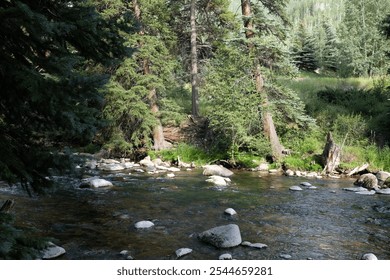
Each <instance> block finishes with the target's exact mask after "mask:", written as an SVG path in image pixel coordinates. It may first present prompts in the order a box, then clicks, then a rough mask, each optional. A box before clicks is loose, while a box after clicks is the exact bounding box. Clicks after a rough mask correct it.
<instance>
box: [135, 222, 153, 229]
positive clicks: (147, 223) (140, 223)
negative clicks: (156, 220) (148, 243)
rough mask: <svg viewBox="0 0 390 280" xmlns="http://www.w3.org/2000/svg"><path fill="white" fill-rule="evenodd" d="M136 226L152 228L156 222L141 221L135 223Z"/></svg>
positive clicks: (138, 227)
mask: <svg viewBox="0 0 390 280" xmlns="http://www.w3.org/2000/svg"><path fill="white" fill-rule="evenodd" d="M134 226H135V228H137V229H144V228H151V227H153V226H154V224H153V223H152V222H151V221H140V222H137V223H135V225H134Z"/></svg>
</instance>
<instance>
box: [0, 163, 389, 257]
mask: <svg viewBox="0 0 390 280" xmlns="http://www.w3.org/2000/svg"><path fill="white" fill-rule="evenodd" d="M130 172H131V173H129V172H116V173H115V172H114V173H99V174H93V175H99V176H100V177H101V178H105V179H107V180H109V181H112V182H113V184H114V187H112V188H109V189H80V188H78V184H79V182H78V181H77V180H73V179H70V178H66V177H64V178H61V182H62V186H61V187H59V188H57V189H56V190H55V191H53V192H51V193H49V194H47V195H46V196H41V197H34V198H29V197H28V196H27V195H26V194H25V193H24V192H23V191H20V190H19V189H15V188H8V187H7V188H4V187H3V188H0V201H3V200H5V199H8V198H11V199H15V201H16V206H15V208H14V209H13V213H14V214H15V216H16V222H17V224H20V225H24V226H33V227H35V228H37V229H38V230H39V232H40V234H41V235H42V236H46V237H53V238H55V243H56V244H57V245H59V246H61V247H63V248H65V249H66V251H67V252H66V254H65V255H63V256H61V257H60V259H76V260H77V259H126V258H128V257H129V258H133V259H138V260H150V259H153V260H158V259H176V255H175V251H176V250H177V249H179V248H191V249H192V250H193V251H192V253H191V254H189V255H186V256H184V257H183V259H195V260H196V259H210V260H212V259H218V256H220V255H221V254H224V253H230V254H231V255H232V256H233V258H235V259H268V260H278V259H282V258H283V257H285V256H286V255H288V256H290V257H291V259H296V260H307V259H315V260H354V259H360V258H361V256H362V254H364V253H370V252H371V253H374V254H375V255H376V256H377V257H378V259H390V247H389V244H390V196H386V195H377V194H376V195H371V196H366V195H359V194H355V193H352V192H347V191H344V190H342V189H343V188H344V187H351V186H352V184H353V181H354V179H327V178H326V179H309V178H298V177H286V176H280V175H269V174H264V173H259V172H249V171H236V172H235V174H234V175H233V176H232V177H231V179H232V182H231V184H230V185H229V186H228V187H226V188H219V187H215V186H213V185H212V184H210V183H207V182H205V180H206V179H207V177H205V176H203V175H202V173H201V172H202V170H200V169H194V170H192V171H180V172H177V173H175V177H174V178H167V177H166V175H165V174H153V175H150V174H147V173H138V172H133V171H130ZM304 181H306V182H309V183H311V184H312V185H314V186H317V187H318V188H317V189H303V190H302V191H290V190H289V187H291V186H293V185H299V184H300V183H301V182H304ZM226 208H234V209H235V210H236V211H237V213H238V214H237V215H234V216H229V215H226V214H224V210H225V209H226ZM141 220H150V221H152V222H153V223H154V224H155V226H154V227H152V228H150V229H147V230H137V229H135V227H134V224H135V223H136V222H138V221H141ZM231 223H234V224H237V225H238V226H239V227H240V230H241V236H242V239H243V241H249V242H252V243H257V242H259V243H264V244H267V245H268V247H267V248H266V249H255V248H248V247H244V246H238V247H235V248H229V249H217V248H215V247H213V246H211V245H207V244H205V243H202V242H201V241H199V240H198V239H197V234H199V233H201V232H202V231H205V230H207V229H210V228H212V227H216V226H220V225H226V224H231ZM123 250H126V251H127V252H128V253H127V254H120V252H121V251H123Z"/></svg>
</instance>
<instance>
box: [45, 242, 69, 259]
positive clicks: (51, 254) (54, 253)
mask: <svg viewBox="0 0 390 280" xmlns="http://www.w3.org/2000/svg"><path fill="white" fill-rule="evenodd" d="M48 245H49V246H48V247H47V248H46V249H45V250H43V251H42V259H44V260H50V259H55V258H57V257H59V256H61V255H63V254H65V253H66V251H65V249H64V248H62V247H60V246H57V245H55V244H54V243H52V242H48Z"/></svg>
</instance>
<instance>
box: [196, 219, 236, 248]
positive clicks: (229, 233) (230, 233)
mask: <svg viewBox="0 0 390 280" xmlns="http://www.w3.org/2000/svg"><path fill="white" fill-rule="evenodd" d="M198 238H199V239H200V240H201V241H203V242H205V243H209V244H211V245H213V246H215V247H217V248H230V247H235V246H238V245H240V244H241V242H242V240H241V232H240V228H239V227H238V225H235V224H229V225H225V226H219V227H215V228H212V229H209V230H206V231H204V232H202V233H201V234H199V236H198Z"/></svg>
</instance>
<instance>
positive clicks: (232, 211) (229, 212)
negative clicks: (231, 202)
mask: <svg viewBox="0 0 390 280" xmlns="http://www.w3.org/2000/svg"><path fill="white" fill-rule="evenodd" d="M225 214H228V215H230V216H233V215H237V212H236V210H234V209H233V208H227V209H225Z"/></svg>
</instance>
